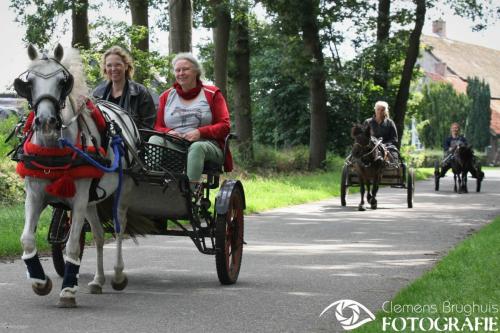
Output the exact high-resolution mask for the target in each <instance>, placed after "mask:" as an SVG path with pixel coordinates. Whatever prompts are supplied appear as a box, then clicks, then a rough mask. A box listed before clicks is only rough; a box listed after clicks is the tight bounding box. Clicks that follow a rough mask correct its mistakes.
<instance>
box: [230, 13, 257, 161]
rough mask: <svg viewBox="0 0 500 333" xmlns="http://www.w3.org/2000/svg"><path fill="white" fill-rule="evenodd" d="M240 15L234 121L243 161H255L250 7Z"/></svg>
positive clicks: (236, 50)
mask: <svg viewBox="0 0 500 333" xmlns="http://www.w3.org/2000/svg"><path fill="white" fill-rule="evenodd" d="M244 6H245V8H243V10H242V11H241V13H239V15H238V16H239V18H238V20H237V21H236V26H235V32H236V45H235V51H234V56H235V62H236V71H235V75H234V111H235V112H234V120H235V124H236V134H237V135H238V137H239V146H238V149H239V152H240V154H241V157H242V158H243V160H246V161H249V160H252V159H253V149H252V113H251V110H252V109H251V102H250V45H249V39H250V36H249V33H248V6H246V5H244Z"/></svg>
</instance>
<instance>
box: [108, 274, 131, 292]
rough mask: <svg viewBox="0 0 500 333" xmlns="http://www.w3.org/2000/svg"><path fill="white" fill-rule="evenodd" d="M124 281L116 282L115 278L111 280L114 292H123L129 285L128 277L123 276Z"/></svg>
mask: <svg viewBox="0 0 500 333" xmlns="http://www.w3.org/2000/svg"><path fill="white" fill-rule="evenodd" d="M123 276H124V279H123V280H122V281H121V282H116V281H115V279H114V278H113V279H112V280H111V287H113V289H114V290H123V289H125V287H126V286H127V284H128V278H127V275H125V274H123Z"/></svg>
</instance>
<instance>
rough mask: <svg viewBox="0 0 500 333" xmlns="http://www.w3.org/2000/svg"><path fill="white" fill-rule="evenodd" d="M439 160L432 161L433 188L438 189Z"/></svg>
mask: <svg viewBox="0 0 500 333" xmlns="http://www.w3.org/2000/svg"><path fill="white" fill-rule="evenodd" d="M439 173H440V172H439V162H438V161H435V162H434V190H436V191H439Z"/></svg>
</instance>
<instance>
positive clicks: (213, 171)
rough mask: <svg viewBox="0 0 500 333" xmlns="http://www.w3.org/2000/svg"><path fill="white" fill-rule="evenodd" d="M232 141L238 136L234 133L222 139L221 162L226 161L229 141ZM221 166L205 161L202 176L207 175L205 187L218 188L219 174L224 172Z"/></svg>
mask: <svg viewBox="0 0 500 333" xmlns="http://www.w3.org/2000/svg"><path fill="white" fill-rule="evenodd" d="M232 139H238V136H237V135H236V134H234V133H229V134H228V135H227V136H226V138H225V139H224V151H223V152H222V161H225V160H226V154H227V153H228V151H229V141H230V140H232ZM222 166H223V164H220V163H215V162H212V161H206V162H205V164H204V166H203V172H202V173H203V174H206V175H207V186H208V187H209V188H211V189H214V188H218V187H219V179H220V175H221V173H223V172H224V170H223V168H222Z"/></svg>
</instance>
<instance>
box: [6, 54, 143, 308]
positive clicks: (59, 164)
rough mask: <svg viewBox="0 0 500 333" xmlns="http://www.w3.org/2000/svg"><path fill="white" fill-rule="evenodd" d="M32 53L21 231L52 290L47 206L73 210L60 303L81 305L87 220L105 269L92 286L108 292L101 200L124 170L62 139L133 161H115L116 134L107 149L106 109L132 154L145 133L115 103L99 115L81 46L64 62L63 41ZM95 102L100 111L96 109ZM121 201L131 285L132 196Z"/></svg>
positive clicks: (118, 267) (19, 85)
mask: <svg viewBox="0 0 500 333" xmlns="http://www.w3.org/2000/svg"><path fill="white" fill-rule="evenodd" d="M28 55H29V57H30V59H31V60H32V62H31V64H30V66H29V68H28V70H27V71H26V72H25V73H23V74H22V75H21V76H20V77H19V78H17V79H16V80H15V82H14V87H15V89H16V91H17V93H18V94H19V95H20V96H22V97H25V98H26V99H27V100H28V102H29V104H30V107H31V108H32V113H33V116H32V118H31V119H32V125H31V127H29V125H28V127H27V128H28V132H27V135H26V142H25V143H24V146H23V148H24V149H23V150H24V151H23V154H22V155H21V156H22V157H21V161H20V162H19V163H18V167H17V171H18V173H19V174H20V175H21V176H23V177H24V178H25V189H26V201H25V215H26V216H25V225H24V230H23V233H22V236H21V243H22V246H23V256H22V259H23V260H24V261H25V263H26V266H27V269H28V273H29V278H30V279H31V281H32V288H33V290H34V292H35V293H37V294H38V295H47V294H48V293H49V292H50V291H51V288H52V282H51V280H50V278H49V277H48V276H47V275H45V272H44V270H43V268H42V265H41V263H40V260H39V258H38V254H37V249H36V245H35V236H34V233H35V231H36V226H37V223H38V220H39V218H40V214H41V212H42V211H43V209H44V208H45V207H46V206H47V205H49V204H51V205H53V204H59V205H62V206H64V207H66V208H67V209H70V210H71V212H72V214H71V218H72V223H71V231H70V235H69V239H68V242H67V244H66V257H65V259H66V265H65V272H64V280H63V283H62V288H61V292H60V295H59V296H60V297H59V302H58V306H59V307H74V306H76V301H75V296H76V292H77V289H78V273H79V268H80V259H79V258H80V257H79V255H80V245H79V238H80V234H81V231H82V227H83V224H84V221H85V219H87V220H88V221H89V223H90V225H91V228H92V232H93V235H94V240H95V244H96V248H97V269H96V273H95V276H94V279H93V281H92V282H90V283H89V288H90V292H91V293H94V294H99V293H101V292H102V286H103V284H104V281H105V278H104V270H103V243H104V238H103V235H104V231H103V228H102V225H101V223H100V222H99V217H98V214H97V209H96V203H97V202H99V201H102V200H104V199H105V198H106V197H109V196H110V195H111V194H113V193H114V192H115V191H116V189H117V187H118V185H119V179H120V176H119V174H118V173H117V172H111V173H103V172H102V170H100V169H98V168H96V167H94V166H91V165H89V164H88V163H86V162H84V160H83V159H82V158H79V157H77V155H76V154H75V153H74V152H73V151H72V150H71V149H70V148H68V147H65V148H61V139H64V140H66V142H68V143H70V144H72V145H75V146H77V147H79V148H80V149H81V150H83V151H85V152H86V153H87V154H88V155H92V156H93V157H94V158H97V159H98V160H99V159H100V160H101V161H103V160H106V159H107V160H109V161H115V162H117V161H119V162H121V163H123V164H125V162H124V161H125V160H128V161H133V160H134V159H133V157H132V156H129V158H128V159H125V158H122V160H123V161H121V160H118V158H117V159H116V160H115V152H118V151H121V150H120V149H117V147H119V146H118V144H116V142H115V147H114V149H115V151H113V147H111V142H112V141H113V140H104V141H110V144H108V145H107V147H104V148H105V151H106V152H104V151H103V147H101V145H102V144H103V143H104V141H103V130H105V129H104V128H103V127H102V126H103V118H102V114H104V118H106V120H107V121H108V122H107V123H108V128H107V129H106V130H109V124H110V123H112V124H113V126H114V127H115V130H116V131H117V132H120V131H121V132H122V134H121V136H120V137H121V138H122V139H123V141H126V143H127V147H128V148H129V149H128V150H127V151H128V152H129V154H130V150H134V149H136V144H137V143H138V142H139V132H138V130H137V128H136V126H135V124H134V122H133V121H132V120H131V118H130V117H129V116H128V114H127V113H126V112H125V111H123V110H121V109H119V108H117V107H113V106H111V105H109V104H108V105H106V104H104V105H101V104H99V105H98V106H99V109H100V110H101V111H102V114H101V118H99V112H96V111H97V110H95V106H94V105H93V104H92V103H91V102H89V100H88V99H87V97H86V96H87V95H88V88H87V86H86V84H85V80H84V73H83V66H82V63H81V59H80V57H79V54H78V51H76V50H71V51H70V52H68V55H67V56H66V57H65V59H64V61H63V62H62V59H63V48H62V47H61V46H60V45H57V47H56V48H55V50H54V55H53V56H52V57H48V56H47V55H45V54H43V55H41V56H40V55H39V54H38V52H37V51H36V50H35V48H34V47H33V46H31V45H30V46H29V48H28ZM89 109H91V110H94V112H95V113H94V114H92V112H91V110H89ZM99 120H100V121H99ZM98 125H100V126H98ZM104 125H105V124H104ZM113 126H112V127H113ZM99 127H101V128H99ZM111 134H113V133H111ZM118 155H119V154H118ZM115 164H116V163H115ZM125 167H126V166H125ZM93 179H97V181H94V184H95V185H96V186H92V184H93ZM99 179H100V181H99ZM97 183H98V184H97ZM121 185H122V187H121V188H122V189H123V191H124V192H126V191H130V190H131V186H133V182H132V180H131V178H130V177H127V176H123V182H122V184H121ZM118 197H119V196H118ZM116 208H117V209H116V212H117V214H116V215H117V217H118V221H119V222H120V224H119V225H115V227H117V228H119V232H117V256H116V264H115V267H114V269H115V274H114V276H113V279H112V286H113V288H114V289H117V290H122V289H123V288H125V286H126V285H127V277H126V275H125V274H124V273H123V268H124V264H123V259H122V251H121V243H122V235H123V233H124V231H125V226H126V223H127V218H126V215H127V205H126V200H120V202H119V204H118V205H117V206H116ZM117 231H118V230H117Z"/></svg>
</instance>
